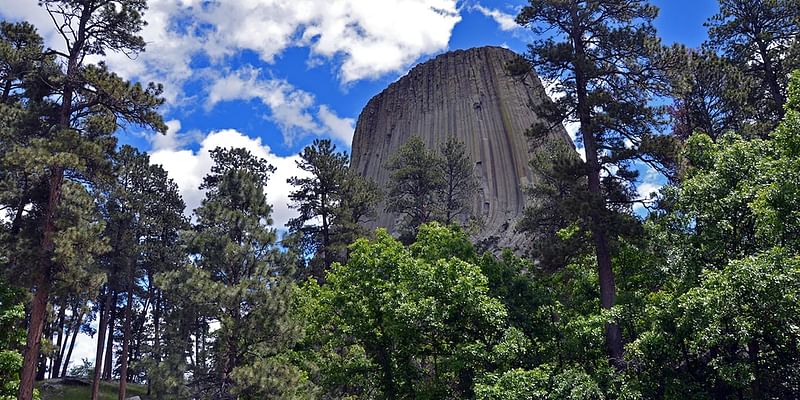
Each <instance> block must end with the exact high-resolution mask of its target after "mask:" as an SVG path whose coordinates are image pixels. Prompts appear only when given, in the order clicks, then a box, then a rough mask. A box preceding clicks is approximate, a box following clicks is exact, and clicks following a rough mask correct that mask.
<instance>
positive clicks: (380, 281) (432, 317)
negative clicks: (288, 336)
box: [296, 223, 513, 398]
mask: <svg viewBox="0 0 800 400" xmlns="http://www.w3.org/2000/svg"><path fill="white" fill-rule="evenodd" d="M488 290H489V289H488V287H487V279H486V277H485V276H484V275H483V274H482V273H481V268H480V267H479V266H478V265H477V257H476V255H475V251H474V249H473V247H472V245H471V244H470V243H469V241H468V239H467V237H466V235H465V234H463V233H462V232H460V231H457V230H451V229H448V228H444V227H442V226H440V225H438V224H435V223H434V224H429V225H423V226H422V227H421V228H420V233H419V236H418V238H417V241H416V242H415V243H414V244H413V245H411V247H409V248H406V247H404V246H403V245H402V244H401V243H400V242H399V241H397V240H396V239H393V238H392V237H391V236H390V235H389V234H388V233H386V231H378V233H377V237H376V239H375V240H374V241H369V240H366V239H360V240H359V241H357V242H356V243H355V244H354V245H353V246H352V248H351V254H350V259H349V261H348V262H347V264H344V265H342V264H334V266H333V267H332V269H331V271H330V272H329V273H328V276H327V280H326V283H325V284H323V285H319V284H317V283H316V282H315V281H310V282H308V283H307V284H306V286H305V287H304V288H303V290H302V292H301V293H300V295H299V297H298V299H297V300H296V303H297V307H298V313H299V314H300V315H301V316H302V317H303V318H305V319H306V320H307V323H306V335H307V336H306V338H305V341H304V344H305V345H306V346H308V347H309V348H310V349H312V350H311V351H310V352H309V358H310V360H311V361H312V362H313V363H314V364H316V368H319V370H318V374H319V376H318V377H317V378H315V379H316V382H317V383H318V384H319V385H321V386H322V388H323V390H324V391H325V392H326V393H327V396H330V397H344V396H348V395H351V396H355V397H356V398H376V397H377V398H465V397H471V396H472V395H473V394H472V391H473V389H474V380H475V377H476V375H480V374H482V373H483V372H484V371H485V370H486V368H488V367H489V366H490V365H492V363H493V362H497V358H496V357H497V356H496V354H497V352H496V351H495V350H496V349H495V347H496V346H497V345H498V344H499V343H501V342H503V341H504V339H505V338H506V336H507V335H505V334H506V328H507V311H506V309H505V307H504V306H503V305H502V304H501V303H500V302H499V301H498V300H497V299H494V298H492V297H490V296H489V295H488ZM512 336H513V334H512Z"/></svg>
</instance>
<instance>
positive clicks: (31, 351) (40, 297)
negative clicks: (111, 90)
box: [17, 15, 89, 400]
mask: <svg viewBox="0 0 800 400" xmlns="http://www.w3.org/2000/svg"><path fill="white" fill-rule="evenodd" d="M88 18H89V16H88V15H85V16H84V15H81V23H82V26H83V27H85V26H86V21H88ZM80 34H83V32H80ZM80 45H83V43H75V44H74V46H75V48H73V49H71V50H72V51H71V53H70V58H69V61H68V62H67V71H66V77H67V79H66V81H65V82H66V83H65V84H64V91H63V93H62V94H61V109H60V110H59V116H58V128H61V129H69V127H70V122H71V121H70V116H71V115H72V97H73V88H72V83H71V81H70V80H71V79H72V78H73V77H74V76H75V71H76V70H77V68H78V57H79V52H78V50H80V48H78V46H80ZM49 183H50V185H49V186H50V190H49V192H48V196H47V208H46V209H45V212H44V217H43V219H42V240H41V243H40V249H41V252H40V254H39V263H40V268H39V270H40V277H39V279H38V282H37V285H36V295H35V296H34V299H33V305H32V306H31V324H30V325H29V326H28V337H27V341H26V342H25V343H26V345H25V358H24V361H23V364H22V370H21V371H20V373H19V395H18V396H17V399H18V400H33V378H34V375H35V374H36V359H37V358H38V357H39V348H40V346H41V340H42V329H43V328H44V325H43V324H44V316H45V313H46V312H47V301H48V297H49V295H50V279H51V275H52V274H53V261H52V259H51V257H52V254H53V250H54V249H55V242H54V241H53V236H54V235H55V232H56V225H55V221H56V213H57V211H58V205H59V203H60V202H61V191H62V185H63V183H64V167H62V166H60V165H55V166H51V168H50V179H49Z"/></svg>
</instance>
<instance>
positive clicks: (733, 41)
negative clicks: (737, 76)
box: [706, 0, 800, 128]
mask: <svg viewBox="0 0 800 400" xmlns="http://www.w3.org/2000/svg"><path fill="white" fill-rule="evenodd" d="M797 10H798V7H797V3H796V1H795V0H772V1H751V0H721V1H720V2H719V12H718V13H717V14H716V15H714V16H713V17H711V18H710V19H709V21H708V22H707V23H706V26H707V27H708V28H709V30H708V36H709V38H708V42H707V43H706V46H708V47H710V48H711V49H714V50H716V51H719V52H721V53H722V54H723V55H724V56H725V57H726V58H727V59H728V60H730V61H731V62H732V63H734V64H735V65H736V66H737V67H738V69H739V70H740V71H742V72H743V73H745V74H746V75H747V76H748V77H750V78H752V82H753V83H755V84H751V85H750V86H749V87H747V89H746V90H747V91H748V93H747V94H748V97H747V100H746V104H747V105H748V106H749V107H752V110H753V111H755V113H754V114H753V115H752V116H751V117H752V118H754V119H755V120H757V121H759V122H761V123H767V124H769V127H770V128H772V127H774V126H775V125H777V123H778V122H780V120H781V118H782V117H783V115H784V110H783V106H784V104H785V102H786V88H787V83H788V81H787V78H788V76H789V75H790V72H791V71H792V70H793V69H795V68H798V67H800V64H798V62H797V60H796V58H795V57H793V55H792V51H793V47H795V46H797V43H798V35H800V18H798V15H800V13H798V11H797Z"/></svg>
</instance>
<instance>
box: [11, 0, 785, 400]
mask: <svg viewBox="0 0 800 400" xmlns="http://www.w3.org/2000/svg"><path fill="white" fill-rule="evenodd" d="M39 3H40V6H41V7H46V8H47V10H48V12H49V13H50V14H51V15H52V16H53V23H55V24H56V28H57V31H58V32H59V33H60V40H63V41H65V44H66V46H65V49H66V50H63V51H62V50H53V49H51V48H48V47H46V46H45V40H44V39H43V38H42V37H41V36H40V34H39V33H38V31H37V29H36V28H35V27H34V26H33V25H32V24H31V23H28V22H24V21H22V22H10V21H4V22H0V213H2V218H0V399H2V400H5V399H9V400H10V399H19V400H32V399H44V400H47V399H48V398H57V397H47V393H46V391H45V389H44V388H43V387H42V384H41V381H44V380H52V379H56V378H64V377H73V378H76V379H79V380H81V382H85V383H86V384H87V388H86V391H85V395H83V397H81V398H86V397H90V398H91V399H92V400H96V399H99V398H106V397H103V393H101V387H113V390H114V392H113V396H114V397H118V398H119V399H120V400H124V399H127V398H129V397H131V396H132V395H133V393H134V391H133V389H132V388H134V387H136V388H137V391H136V393H139V392H138V390H139V389H141V390H143V391H144V393H143V394H141V396H142V398H145V399H158V400H165V399H242V400H244V399H412V398H420V399H451V398H452V399H461V398H464V399H482V400H501V399H502V400H517V399H519V400H522V399H572V400H579V399H581V400H583V399H586V400H589V399H796V398H800V372H799V371H800V2H798V1H797V0H720V1H719V12H718V13H717V14H716V15H714V16H713V17H711V18H710V19H709V20H708V21H707V23H706V25H705V26H706V28H707V39H706V41H705V43H704V44H703V45H702V46H701V47H700V48H689V47H687V46H683V45H671V46H665V45H663V44H662V42H661V39H660V38H659V35H658V32H657V31H656V29H655V28H654V26H653V21H654V19H655V18H656V16H657V15H658V9H657V8H656V7H655V6H653V5H652V4H650V3H649V2H648V1H646V0H530V1H529V2H528V3H527V4H526V5H525V6H524V7H522V8H521V10H520V11H519V14H518V15H517V16H516V22H517V24H519V25H520V26H522V27H524V28H525V29H527V30H528V31H530V32H532V33H533V34H535V35H536V37H538V38H539V39H537V40H534V41H532V42H531V43H530V44H529V46H528V52H527V53H525V54H524V55H523V56H522V57H520V58H519V59H517V60H516V61H514V62H511V63H509V64H508V65H507V66H506V67H507V72H508V74H510V75H511V76H516V75H522V74H526V73H530V72H531V71H533V72H534V73H536V74H538V76H539V77H541V79H542V80H543V81H548V82H555V84H554V85H555V89H556V90H557V91H558V92H560V93H562V95H561V96H560V97H558V98H557V99H555V101H552V102H547V103H545V104H543V105H541V106H538V107H537V110H536V112H537V113H538V114H539V115H541V116H544V121H546V122H544V123H542V122H540V123H533V122H532V125H531V127H530V129H529V130H528V131H527V132H526V135H528V137H529V139H530V140H532V141H535V140H537V138H540V137H542V135H545V134H546V133H547V132H548V131H549V130H550V129H552V127H553V126H556V125H560V124H564V123H575V124H578V126H579V129H578V133H577V137H576V138H575V141H576V143H578V145H579V148H578V150H579V151H580V153H581V154H580V155H579V154H578V153H576V151H575V148H574V147H571V146H567V145H558V144H552V145H550V146H548V147H547V148H544V149H540V150H539V151H537V152H534V153H532V154H531V159H530V166H531V168H533V169H534V170H535V171H536V172H537V173H538V174H539V176H541V177H542V179H540V180H538V181H537V182H535V183H533V184H532V185H530V186H527V187H524V188H523V189H524V191H525V193H526V196H527V198H528V199H527V200H528V202H527V204H528V205H527V207H526V209H525V212H524V217H523V218H522V219H521V220H519V221H518V222H517V224H516V226H515V227H514V229H515V230H516V231H517V232H520V233H523V234H524V235H525V236H526V238H528V240H529V243H530V246H529V247H528V248H527V250H526V251H524V252H519V251H517V252H515V251H512V250H511V249H505V250H502V249H501V250H500V251H484V250H485V249H482V248H481V247H480V246H477V245H476V244H475V243H473V242H472V241H471V235H472V233H473V232H474V230H475V229H479V226H480V220H479V218H478V217H477V216H475V215H470V208H469V201H470V199H471V197H470V196H472V193H473V192H474V191H475V190H476V188H477V183H476V179H477V178H476V177H475V175H474V172H473V168H472V166H473V165H474V163H473V160H470V159H469V157H468V156H467V155H466V154H465V150H464V144H463V143H460V142H458V141H457V140H455V139H452V140H448V141H446V142H444V143H443V144H442V145H441V146H439V147H431V146H427V145H426V144H425V143H424V142H423V141H422V140H421V139H419V138H412V139H411V140H409V141H408V142H407V143H405V144H404V145H403V146H402V148H401V149H400V150H399V151H397V152H396V153H395V154H394V155H393V157H392V158H391V159H390V160H389V162H388V163H386V164H385V165H383V166H382V167H383V168H387V169H388V171H389V174H390V177H391V179H390V183H389V185H388V186H386V187H381V185H378V184H377V183H376V182H373V181H371V180H369V179H366V178H364V177H362V176H361V175H359V174H358V173H357V172H356V171H354V170H353V169H352V168H351V167H350V156H349V155H348V154H347V153H346V152H345V151H342V150H339V149H337V147H336V146H335V144H334V143H332V142H331V141H330V140H328V139H318V140H315V141H314V142H313V143H312V144H311V145H309V146H308V147H306V148H305V149H304V150H303V151H302V152H301V153H300V155H299V160H300V161H298V162H297V163H298V167H299V168H300V169H301V170H303V171H305V172H307V175H305V176H298V177H293V178H291V179H289V182H288V183H289V184H291V186H292V188H293V190H292V192H291V194H290V199H291V202H292V204H291V206H292V208H293V209H294V210H296V211H297V216H296V217H295V218H293V219H292V220H291V221H290V222H289V224H288V225H287V227H286V229H284V227H281V226H275V224H274V223H273V220H272V213H273V205H272V204H269V202H268V201H267V198H266V196H265V193H266V192H267V191H269V190H270V187H271V185H273V183H274V182H273V179H272V178H273V175H274V173H275V171H276V168H275V167H274V166H273V165H270V163H269V162H268V161H267V160H265V159H262V158H259V157H258V156H256V155H254V154H252V153H251V152H250V151H248V150H246V149H243V148H217V149H216V150H214V151H212V152H211V156H212V159H213V162H214V166H213V167H212V168H211V172H210V173H209V174H208V175H206V176H205V177H203V179H202V183H201V185H200V189H202V190H203V191H204V195H205V197H204V199H203V201H202V204H201V205H200V207H198V208H197V209H194V210H186V205H185V203H184V200H183V199H182V197H181V194H180V191H179V189H178V186H177V184H176V183H175V182H174V181H173V180H172V179H171V178H170V176H169V175H168V173H167V172H166V171H165V170H164V169H163V168H162V167H161V166H159V165H155V164H152V163H151V161H150V157H149V155H148V154H147V153H146V152H143V151H141V150H139V149H137V148H135V147H132V146H129V145H119V144H118V135H119V131H120V130H121V129H123V128H124V127H131V126H135V127H139V128H142V129H147V130H151V131H154V132H160V133H166V131H167V125H166V124H165V121H164V118H163V117H162V114H161V113H160V111H159V110H160V108H161V107H162V106H163V105H164V102H165V100H164V97H163V93H164V87H162V86H161V85H160V84H157V83H148V84H143V83H138V82H131V81H127V80H125V79H124V78H122V77H121V76H120V75H118V74H117V73H115V71H113V70H111V69H110V68H109V67H108V66H107V65H106V64H105V63H103V62H93V61H92V60H96V59H97V58H96V57H97V56H104V55H106V54H111V53H123V54H128V55H131V54H137V53H139V52H142V51H144V50H145V47H146V43H145V41H144V40H143V39H142V37H141V36H140V32H141V30H142V29H143V27H144V26H145V24H146V13H145V11H146V10H147V1H146V0H40V1H39ZM645 169H647V170H651V171H656V172H657V173H658V174H660V175H661V176H663V178H664V179H665V180H666V182H667V183H666V185H664V187H663V188H661V190H660V191H658V193H653V194H652V195H650V196H646V197H644V198H643V197H642V196H640V194H639V191H638V190H637V185H638V184H640V183H641V174H642V171H644V170H645ZM384 208H385V210H384ZM383 211H387V212H393V213H396V214H397V215H399V216H400V219H399V220H398V229H397V232H399V234H396V235H393V234H391V233H390V232H389V231H387V230H385V229H378V230H375V231H371V230H368V229H367V228H366V227H365V223H366V222H368V221H370V220H371V219H373V218H375V215H376V213H379V212H383ZM79 334H80V335H91V336H92V337H93V338H96V341H97V348H96V356H95V357H94V358H93V359H83V360H76V359H74V357H73V355H72V353H73V349H74V346H75V341H76V337H77V336H78V335H79ZM108 398H111V397H108Z"/></svg>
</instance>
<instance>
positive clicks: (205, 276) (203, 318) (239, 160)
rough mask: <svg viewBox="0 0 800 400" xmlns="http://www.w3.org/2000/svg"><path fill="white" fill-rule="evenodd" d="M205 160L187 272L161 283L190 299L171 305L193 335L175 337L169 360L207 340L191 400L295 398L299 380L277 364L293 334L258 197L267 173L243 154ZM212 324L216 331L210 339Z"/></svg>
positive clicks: (286, 285)
mask: <svg viewBox="0 0 800 400" xmlns="http://www.w3.org/2000/svg"><path fill="white" fill-rule="evenodd" d="M211 157H212V158H213V159H214V161H215V166H214V168H212V170H211V173H210V174H209V175H208V176H206V178H205V179H204V181H203V186H202V187H203V188H204V189H206V198H205V199H204V200H203V203H202V206H200V207H199V208H198V209H197V210H196V211H195V213H196V216H197V222H196V224H195V225H194V227H193V229H192V230H191V231H189V232H187V234H186V237H185V240H186V242H187V243H188V250H189V252H190V254H191V255H192V259H193V265H191V266H190V267H189V268H188V270H183V271H180V270H179V271H174V272H168V273H166V274H163V277H162V278H161V280H162V282H163V283H164V284H165V290H175V291H176V292H183V293H188V294H189V296H188V298H185V299H183V300H182V301H181V302H179V303H178V304H186V305H187V306H188V307H185V308H184V310H182V311H183V312H184V313H189V314H188V315H186V316H185V317H184V316H180V317H179V318H188V319H189V320H194V322H193V323H192V324H194V325H195V326H197V329H196V330H195V331H194V332H191V331H189V332H186V331H184V332H183V333H180V332H179V333H178V334H177V335H176V338H175V339H176V342H175V343H173V344H172V346H175V347H178V348H177V349H175V350H172V351H171V352H174V354H181V352H184V353H183V354H186V353H185V352H186V351H187V350H189V346H190V345H191V341H190V340H191V337H189V335H187V334H193V335H195V337H196V338H197V337H199V336H201V335H202V336H203V337H205V336H208V338H209V339H210V343H208V349H207V350H206V343H205V339H203V341H204V343H203V348H202V350H201V349H199V348H198V349H197V351H198V354H196V356H195V357H194V365H192V366H191V370H190V372H191V378H190V387H189V389H190V390H191V391H192V393H193V394H192V396H199V397H200V398H213V399H232V398H247V399H258V398H263V397H264V396H271V397H281V396H295V395H297V396H298V397H300V396H299V394H298V393H300V392H302V391H303V390H302V388H301V386H300V384H299V383H298V382H303V381H304V378H303V377H302V376H301V375H300V374H299V371H298V370H297V369H296V368H293V367H291V366H289V365H282V364H283V363H282V362H281V361H280V360H281V358H280V357H281V354H282V353H283V352H285V351H286V350H287V349H288V348H289V346H291V345H292V344H293V343H294V341H295V338H296V336H297V328H296V327H295V324H294V323H293V322H292V321H291V320H290V319H289V317H288V314H287V307H288V304H289V296H290V294H291V289H292V285H291V282H290V281H289V280H288V278H289V276H290V274H291V270H290V269H291V268H290V267H289V266H288V262H287V260H286V257H285V255H284V254H283V253H281V252H280V251H279V249H278V248H277V247H276V245H275V238H276V233H275V229H274V228H272V227H271V226H270V224H271V223H272V220H271V217H270V214H271V212H272V207H271V206H270V205H269V204H267V202H266V197H265V195H264V186H265V185H266V184H267V181H268V179H269V175H270V174H271V173H272V172H273V171H274V167H272V166H271V165H269V164H267V163H266V161H264V160H262V159H259V158H257V157H255V156H253V155H252V154H250V153H249V152H248V151H247V150H245V149H230V150H228V149H222V148H217V149H215V150H213V151H212V152H211ZM180 312H181V311H178V310H176V314H175V315H174V316H176V317H177V316H178V315H180V314H177V313H180ZM198 321H200V322H201V323H200V324H198ZM212 323H213V324H218V327H219V328H218V329H216V330H213V331H211V330H210V329H209V326H210V324H212ZM180 339H183V340H184V342H183V343H181V342H180ZM186 341H189V346H187V343H186ZM181 348H182V349H183V350H181ZM201 351H202V353H200V352H201ZM206 352H207V354H206ZM184 360H185V356H184ZM176 361H178V360H175V359H174V358H173V359H172V361H170V362H173V363H174V362H176ZM164 385H165V386H171V384H169V382H165V383H164ZM293 393H294V394H293Z"/></svg>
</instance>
